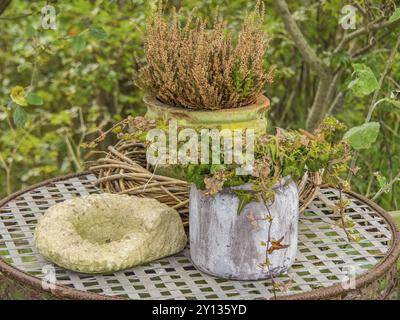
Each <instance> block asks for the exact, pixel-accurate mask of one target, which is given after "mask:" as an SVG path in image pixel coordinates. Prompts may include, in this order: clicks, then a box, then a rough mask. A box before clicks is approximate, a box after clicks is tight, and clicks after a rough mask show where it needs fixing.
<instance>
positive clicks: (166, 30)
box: [136, 2, 273, 109]
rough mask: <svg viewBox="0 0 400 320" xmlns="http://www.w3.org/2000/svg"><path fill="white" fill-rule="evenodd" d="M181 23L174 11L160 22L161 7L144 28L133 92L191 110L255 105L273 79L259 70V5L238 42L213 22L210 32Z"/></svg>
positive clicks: (201, 23)
mask: <svg viewBox="0 0 400 320" xmlns="http://www.w3.org/2000/svg"><path fill="white" fill-rule="evenodd" d="M180 19H181V17H180V16H179V14H178V13H177V12H176V11H174V12H173V15H172V20H171V21H169V20H168V19H167V18H165V17H164V12H163V9H162V3H161V2H160V4H159V8H158V12H157V13H156V14H155V15H154V17H153V19H152V20H151V22H150V24H149V26H148V30H147V33H148V34H147V39H146V43H145V57H146V63H145V64H144V65H143V66H141V68H140V71H139V74H138V76H137V77H136V82H137V84H138V86H139V87H141V88H142V89H144V90H145V91H147V92H149V93H151V94H153V95H154V96H156V97H157V98H158V99H159V100H161V101H162V102H164V103H167V104H170V105H173V106H180V107H185V108H191V109H223V108H235V107H241V106H244V105H248V104H251V103H254V102H255V101H256V99H257V98H258V97H259V96H260V95H261V94H262V92H263V90H264V87H265V85H266V84H267V83H271V82H272V77H273V76H272V73H273V69H270V70H269V71H266V70H265V68H264V57H265V53H266V50H267V42H266V40H265V33H264V30H263V22H264V7H263V5H262V4H261V3H260V2H258V3H257V5H256V8H255V10H254V11H253V12H251V13H250V14H248V15H247V16H246V18H245V20H244V23H243V26H242V29H241V32H240V34H239V36H238V38H237V39H235V38H234V36H233V35H232V33H230V32H229V31H227V29H226V23H225V22H220V21H217V19H215V20H216V21H215V22H214V24H213V26H212V29H211V30H207V22H206V21H205V20H203V19H200V18H197V19H195V21H193V20H194V19H193V17H192V15H191V14H189V16H188V17H187V18H186V22H185V23H181V20H180ZM235 42H236V45H235V44H234V43H235Z"/></svg>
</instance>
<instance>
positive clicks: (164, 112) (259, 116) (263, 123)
mask: <svg viewBox="0 0 400 320" xmlns="http://www.w3.org/2000/svg"><path fill="white" fill-rule="evenodd" d="M143 100H144V102H145V104H146V105H147V113H146V117H147V118H148V119H154V120H158V119H171V118H172V119H175V120H177V123H178V126H179V127H190V128H193V129H197V128H217V129H231V130H234V129H242V130H245V129H248V128H250V129H254V131H255V133H256V134H260V133H264V132H265V130H266V128H267V120H266V117H265V115H266V111H267V110H268V109H269V100H268V98H266V97H265V96H260V97H259V98H258V100H257V101H256V103H254V104H252V105H248V106H244V107H240V108H232V109H220V110H193V109H187V108H179V107H173V106H169V105H167V104H164V103H162V102H161V101H159V100H158V99H156V98H155V97H154V96H152V95H150V94H146V95H145V96H144V98H143Z"/></svg>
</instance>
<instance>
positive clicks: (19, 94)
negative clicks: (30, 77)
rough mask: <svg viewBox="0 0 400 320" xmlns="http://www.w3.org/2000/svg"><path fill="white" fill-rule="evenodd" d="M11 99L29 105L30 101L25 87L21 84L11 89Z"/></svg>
mask: <svg viewBox="0 0 400 320" xmlns="http://www.w3.org/2000/svg"><path fill="white" fill-rule="evenodd" d="M10 96H11V99H12V101H14V102H15V103H16V104H17V105H19V106H23V107H25V106H27V105H28V103H27V102H26V99H25V89H24V88H23V87H21V86H15V87H14V88H12V89H11V94H10Z"/></svg>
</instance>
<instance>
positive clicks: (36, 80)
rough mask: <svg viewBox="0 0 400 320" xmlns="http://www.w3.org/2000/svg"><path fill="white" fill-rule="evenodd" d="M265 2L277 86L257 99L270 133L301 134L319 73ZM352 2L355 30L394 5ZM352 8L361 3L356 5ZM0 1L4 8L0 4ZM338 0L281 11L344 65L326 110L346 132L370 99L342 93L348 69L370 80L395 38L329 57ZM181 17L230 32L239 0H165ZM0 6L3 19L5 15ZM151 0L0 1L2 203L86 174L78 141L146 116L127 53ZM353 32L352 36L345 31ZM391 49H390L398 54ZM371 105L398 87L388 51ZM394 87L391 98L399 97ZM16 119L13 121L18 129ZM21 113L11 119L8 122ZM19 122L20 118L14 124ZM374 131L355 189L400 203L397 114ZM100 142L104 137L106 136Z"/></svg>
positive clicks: (135, 44)
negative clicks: (264, 106)
mask: <svg viewBox="0 0 400 320" xmlns="http://www.w3.org/2000/svg"><path fill="white" fill-rule="evenodd" d="M272 2H273V1H269V0H268V1H265V4H266V10H267V19H266V24H265V31H266V33H267V34H268V36H269V38H270V39H271V40H270V47H269V49H268V55H267V57H266V62H265V63H266V65H267V66H270V65H273V64H275V65H276V66H277V74H276V79H275V82H274V84H273V85H272V86H270V87H269V88H268V91H267V92H266V95H267V96H268V97H269V98H270V99H271V103H272V108H271V112H270V114H269V117H270V119H271V122H270V123H271V124H272V129H273V127H283V128H299V127H305V125H306V120H307V116H308V114H309V111H310V107H311V105H312V103H313V99H314V96H315V93H316V90H317V84H318V76H317V75H316V74H315V72H314V71H313V70H312V69H310V67H309V65H308V64H307V63H306V62H305V61H304V59H303V57H302V55H301V54H300V52H299V51H298V50H297V49H296V46H295V43H294V42H293V40H292V38H291V37H290V36H289V34H288V32H287V30H286V29H285V25H284V23H283V21H282V18H281V17H280V16H279V14H278V13H277V10H276V9H275V7H274V6H273V3H272ZM389 2H390V1H388V2H387V3H386V4H382V1H368V4H365V2H364V1H363V2H361V1H349V4H354V6H355V7H357V8H358V9H359V10H358V11H357V12H358V16H357V23H358V27H359V28H361V27H363V23H364V22H365V21H367V20H368V19H378V18H379V16H381V17H383V16H386V17H387V15H390V14H392V13H393V11H394V10H395V7H394V5H393V3H391V2H390V3H389ZM47 3H49V4H52V5H53V6H54V7H55V8H56V12H57V16H56V23H57V29H55V30H53V29H43V28H42V27H41V15H40V12H41V9H42V7H43V6H44V5H46V4H47ZM360 3H363V4H362V5H361V4H360ZM6 4H8V5H7V6H6ZM344 4H345V3H344V1H339V0H331V1H311V0H310V1H308V0H305V1H290V2H289V8H290V10H291V12H292V14H293V17H294V18H295V21H296V22H297V23H298V25H299V26H300V29H301V31H302V32H303V33H304V35H305V36H306V38H307V39H308V41H309V43H310V46H311V47H312V48H313V49H314V50H315V52H316V53H317V54H318V56H319V57H320V58H321V59H322V60H323V61H324V62H325V63H326V64H327V65H329V66H330V67H331V68H333V69H335V68H341V70H343V71H342V72H341V76H340V79H339V81H338V84H337V90H336V92H337V93H338V95H337V98H338V99H337V101H335V104H334V106H333V107H334V108H333V110H332V112H333V114H334V115H335V116H337V117H338V118H339V119H340V120H342V121H343V122H344V123H346V124H347V125H348V126H349V127H352V126H356V125H360V124H362V123H363V122H364V121H365V117H366V115H367V113H368V108H369V107H370V104H371V102H372V101H373V97H372V94H368V95H364V96H362V97H357V96H355V95H353V94H352V93H351V92H349V91H350V90H349V89H348V84H349V83H350V81H351V80H352V79H353V78H354V74H353V68H352V64H354V63H361V64H365V65H366V66H368V67H370V68H371V69H372V71H373V73H374V75H375V76H376V78H377V79H378V80H379V79H380V76H381V75H382V74H384V73H385V68H387V66H388V65H387V61H388V59H389V57H390V54H391V51H392V49H393V47H395V45H396V41H398V37H399V28H400V27H399V25H398V24H397V25H394V26H392V27H391V28H381V29H378V30H374V31H371V32H368V33H367V34H366V36H365V38H363V39H361V40H360V42H359V43H358V44H357V48H356V49H357V50H358V51H357V50H356V53H357V54H352V55H350V54H349V53H348V52H347V51H346V52H339V53H335V52H334V48H335V47H336V46H337V44H338V42H340V39H341V38H342V37H343V34H344V33H345V30H344V29H343V28H342V27H341V25H340V24H339V18H340V15H341V10H342V8H343V6H344ZM172 5H175V6H177V7H179V8H183V9H185V10H190V9H192V8H194V7H196V8H197V9H196V10H197V11H196V12H197V13H196V14H199V15H202V16H204V17H210V18H211V17H212V16H214V13H215V12H216V10H217V9H218V10H219V14H220V16H222V17H224V19H226V20H227V21H228V23H229V26H230V27H231V28H233V29H239V28H240V23H241V22H242V20H243V17H244V15H245V13H246V12H247V11H248V10H250V9H252V7H253V5H254V3H253V1H247V0H229V1H227V0H218V1H216V0H191V1H178V0H175V1H169V2H168V7H170V6H172ZM2 6H4V8H3V12H2V11H1V10H2ZM153 6H154V3H153V2H150V1H138V0H132V1H128V0H127V1H108V0H107V1H100V0H99V1H94V0H93V1H87V0H73V1H35V2H32V1H20V0H13V1H2V2H1V5H0V133H1V134H0V197H4V196H5V195H6V194H9V193H11V192H13V191H15V190H17V189H20V188H21V187H24V186H27V185H30V184H32V183H35V182H38V181H40V180H44V179H47V178H49V177H52V176H57V175H62V174H66V173H70V172H74V171H79V170H83V168H84V164H85V161H87V160H88V158H87V156H88V153H89V152H90V150H87V149H82V148H81V147H80V144H81V142H82V141H84V140H85V139H87V138H89V137H90V136H92V135H97V134H98V133H99V131H98V130H99V129H100V128H107V126H110V124H111V123H113V122H115V121H117V120H119V119H122V118H123V117H126V116H128V115H138V114H143V113H144V111H145V108H144V105H143V103H142V94H143V93H142V92H140V91H139V90H138V89H137V88H136V87H135V86H134V85H133V83H132V76H133V74H134V72H135V60H134V56H135V55H137V56H138V57H139V58H140V57H141V56H143V50H142V45H143V41H144V36H145V23H146V19H147V17H148V16H149V14H150V13H151V10H152V7H153ZM350 31H353V30H350ZM395 53H396V52H395ZM393 58H394V59H393V61H391V63H390V65H389V70H387V71H386V73H387V74H386V75H385V78H384V81H383V83H382V85H381V87H380V90H379V91H377V92H376V94H377V98H384V97H388V96H389V94H390V93H392V95H393V92H395V91H394V90H400V84H399V82H400V57H399V54H398V51H397V54H395V55H394V57H393ZM15 86H22V87H28V86H29V87H30V89H32V91H34V92H35V94H37V95H38V96H39V98H38V99H39V100H37V101H36V105H31V104H30V105H29V106H26V107H23V111H24V112H25V113H26V116H27V117H28V118H27V119H26V125H25V128H24V129H20V128H18V127H17V126H16V125H15V123H14V121H13V120H14V119H13V118H15V116H16V115H15V106H13V104H12V103H11V102H10V101H11V100H10V92H11V90H12V88H14V87H15ZM399 92H400V91H399ZM25 113H24V114H22V115H19V119H20V120H21V119H22V120H21V121H23V122H25V118H24V117H25ZM17 116H18V115H17ZM21 117H22V118H21ZM373 119H374V121H379V122H380V124H381V132H380V135H379V138H378V141H377V143H375V145H374V146H373V147H372V149H369V150H367V151H363V152H362V153H361V154H360V157H359V160H358V163H357V164H358V166H360V170H359V171H358V173H357V175H356V176H355V177H354V178H353V181H352V184H353V189H354V190H355V191H357V192H359V193H362V194H364V195H367V196H369V197H373V196H374V195H375V194H376V193H377V192H378V191H379V190H381V191H383V190H385V192H380V193H381V194H380V195H379V196H378V197H377V198H376V200H377V201H378V202H379V203H380V204H381V205H382V206H383V207H384V208H386V209H388V210H398V209H399V205H400V195H399V194H400V192H399V191H400V189H399V188H400V185H399V184H397V178H400V175H399V173H400V161H399V157H400V143H399V134H400V109H399V107H398V106H396V105H393V104H389V103H382V104H380V105H379V107H378V108H377V111H376V112H375V113H374V114H373ZM108 142H109V141H108Z"/></svg>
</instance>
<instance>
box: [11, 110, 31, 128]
mask: <svg viewBox="0 0 400 320" xmlns="http://www.w3.org/2000/svg"><path fill="white" fill-rule="evenodd" d="M13 119H14V123H15V125H16V126H17V127H18V128H25V124H26V121H27V120H28V115H27V114H26V112H25V110H24V109H23V108H21V107H20V106H17V107H16V108H15V110H14V113H13Z"/></svg>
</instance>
